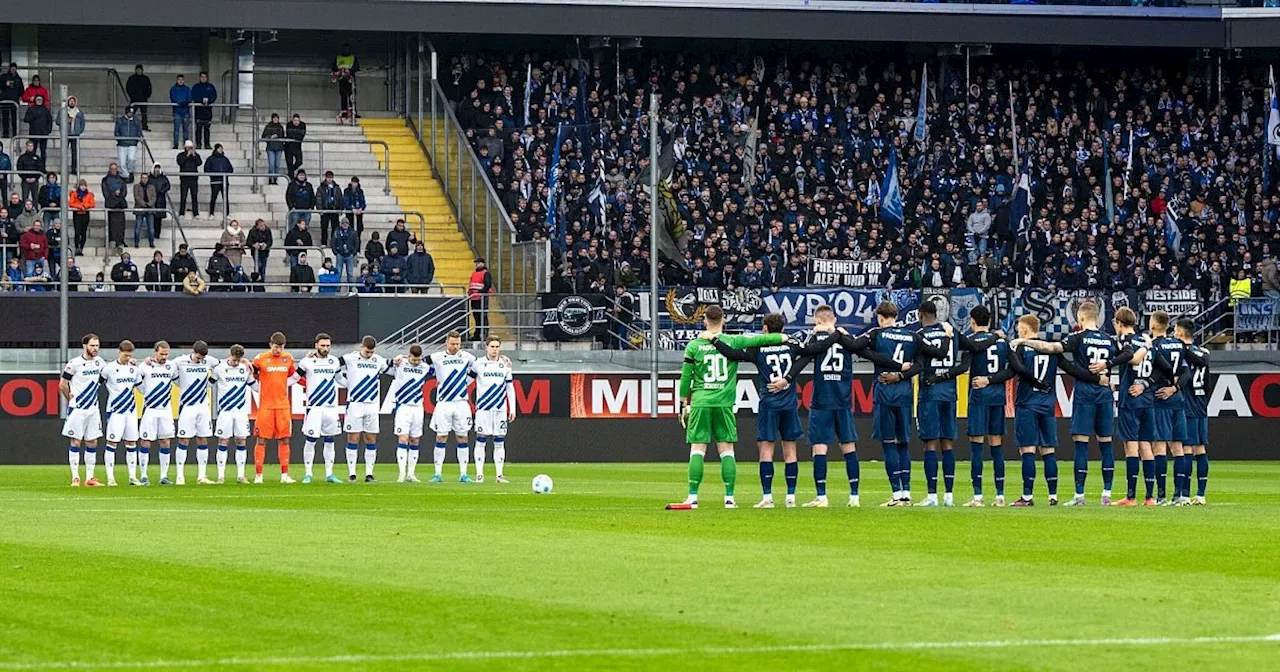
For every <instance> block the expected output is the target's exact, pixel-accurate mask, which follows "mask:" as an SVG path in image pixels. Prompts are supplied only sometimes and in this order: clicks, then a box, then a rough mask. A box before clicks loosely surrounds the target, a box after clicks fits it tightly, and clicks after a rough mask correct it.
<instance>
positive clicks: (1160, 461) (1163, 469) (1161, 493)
mask: <svg viewBox="0 0 1280 672" xmlns="http://www.w3.org/2000/svg"><path fill="white" fill-rule="evenodd" d="M1155 464H1156V496H1157V497H1158V498H1159V499H1164V498H1165V496H1166V495H1168V494H1169V493H1168V487H1169V483H1168V479H1169V458H1168V456H1165V455H1156V460H1155Z"/></svg>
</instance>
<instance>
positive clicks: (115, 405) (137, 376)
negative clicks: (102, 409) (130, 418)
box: [102, 361, 142, 415]
mask: <svg viewBox="0 0 1280 672" xmlns="http://www.w3.org/2000/svg"><path fill="white" fill-rule="evenodd" d="M102 380H103V382H105V383H106V384H107V415H112V414H115V413H125V414H136V413H137V412H138V403H137V401H136V400H135V399H134V398H133V397H134V390H136V389H137V388H138V386H139V385H141V384H142V372H141V371H139V370H138V365H137V364H121V363H120V362H119V361H114V362H109V363H108V364H107V365H106V366H105V367H103V369H102Z"/></svg>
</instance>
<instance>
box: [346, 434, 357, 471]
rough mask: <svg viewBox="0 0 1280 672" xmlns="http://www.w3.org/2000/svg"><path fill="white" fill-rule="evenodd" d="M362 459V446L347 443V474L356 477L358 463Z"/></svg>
mask: <svg viewBox="0 0 1280 672" xmlns="http://www.w3.org/2000/svg"><path fill="white" fill-rule="evenodd" d="M358 459H360V446H358V445H356V444H355V443H352V442H350V441H348V442H347V473H348V474H349V475H351V476H355V475H356V461H357V460H358Z"/></svg>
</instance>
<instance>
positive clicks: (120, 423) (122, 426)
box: [107, 412, 138, 444]
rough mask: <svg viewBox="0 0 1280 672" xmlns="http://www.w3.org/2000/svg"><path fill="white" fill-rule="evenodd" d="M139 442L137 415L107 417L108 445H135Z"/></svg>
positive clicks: (112, 415) (120, 414) (116, 414)
mask: <svg viewBox="0 0 1280 672" xmlns="http://www.w3.org/2000/svg"><path fill="white" fill-rule="evenodd" d="M137 440H138V414H137V413H133V412H129V413H112V414H111V415H108V416H107V443H111V444H116V443H120V442H121V441H124V442H125V443H135V442H136V441H137Z"/></svg>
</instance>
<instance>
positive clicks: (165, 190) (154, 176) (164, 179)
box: [151, 163, 173, 238]
mask: <svg viewBox="0 0 1280 672" xmlns="http://www.w3.org/2000/svg"><path fill="white" fill-rule="evenodd" d="M151 186H153V187H155V189H156V210H159V211H160V212H157V213H156V214H155V217H153V218H152V220H151V221H152V225H151V228H152V229H153V232H154V233H155V236H156V238H159V237H160V230H161V228H162V227H163V225H164V220H165V217H168V216H169V213H168V212H165V211H166V210H168V209H169V191H170V190H172V189H173V185H171V184H170V183H169V176H168V175H165V174H164V169H163V168H161V167H160V164H158V163H157V164H154V165H152V166H151Z"/></svg>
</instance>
